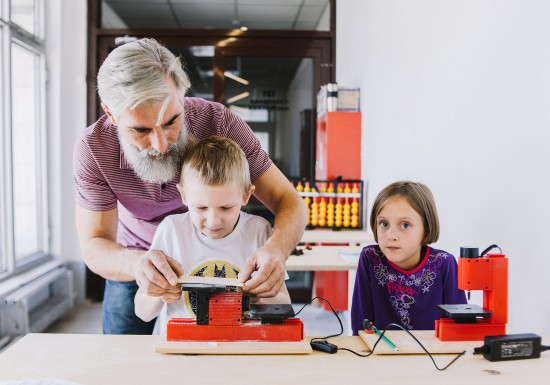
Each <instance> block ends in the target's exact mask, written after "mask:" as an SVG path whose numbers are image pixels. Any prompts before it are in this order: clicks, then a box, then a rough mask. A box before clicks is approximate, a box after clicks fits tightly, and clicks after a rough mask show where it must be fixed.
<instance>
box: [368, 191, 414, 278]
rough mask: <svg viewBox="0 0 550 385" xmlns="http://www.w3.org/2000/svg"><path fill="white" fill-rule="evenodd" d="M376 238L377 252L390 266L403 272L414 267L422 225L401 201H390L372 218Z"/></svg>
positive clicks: (398, 199)
mask: <svg viewBox="0 0 550 385" xmlns="http://www.w3.org/2000/svg"><path fill="white" fill-rule="evenodd" d="M376 234H377V236H378V244H379V245H380V249H381V250H382V252H383V253H384V255H385V256H386V257H387V258H388V260H390V261H391V262H392V263H393V264H394V265H396V266H398V267H400V268H401V269H403V270H412V269H414V268H415V267H416V266H418V264H419V263H420V260H421V255H420V249H421V247H422V239H423V238H424V224H423V221H422V218H421V217H420V214H418V213H417V212H416V211H415V210H414V209H413V208H412V207H411V205H410V204H409V202H407V200H406V199H405V198H403V197H400V196H396V197H393V198H390V200H389V201H388V202H387V203H386V204H385V205H384V206H383V207H382V210H380V213H379V214H378V217H377V218H376Z"/></svg>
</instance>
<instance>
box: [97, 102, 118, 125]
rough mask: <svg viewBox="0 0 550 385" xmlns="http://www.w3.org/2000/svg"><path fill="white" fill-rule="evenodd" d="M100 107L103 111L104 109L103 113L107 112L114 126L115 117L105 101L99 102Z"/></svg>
mask: <svg viewBox="0 0 550 385" xmlns="http://www.w3.org/2000/svg"><path fill="white" fill-rule="evenodd" d="M101 108H103V111H105V114H107V116H108V117H109V118H110V119H111V122H113V124H114V125H115V126H116V125H117V124H116V120H115V117H114V115H113V113H112V112H111V110H110V109H109V107H107V105H106V104H105V103H101Z"/></svg>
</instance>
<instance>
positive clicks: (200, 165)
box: [179, 135, 252, 196]
mask: <svg viewBox="0 0 550 385" xmlns="http://www.w3.org/2000/svg"><path fill="white" fill-rule="evenodd" d="M191 170H192V171H195V172H196V173H197V174H198V176H199V178H200V179H201V181H202V182H203V183H204V184H206V185H207V186H220V185H225V184H229V183H232V182H237V183H239V184H240V185H241V186H242V187H243V196H246V195H247V194H248V192H249V190H250V187H251V186H252V183H251V181H250V169H249V166H248V161H247V160H246V155H245V153H244V151H243V150H242V149H241V147H240V146H239V145H238V144H237V143H236V142H235V141H233V140H231V139H229V138H224V137H221V136H215V135H214V136H210V137H208V138H205V139H202V140H200V141H198V142H196V143H194V144H193V145H192V147H191V148H190V149H189V150H188V151H187V152H186V154H185V156H184V158H183V166H182V168H181V179H180V182H179V186H180V188H181V190H182V191H184V190H185V178H186V176H187V175H188V173H189V171H191Z"/></svg>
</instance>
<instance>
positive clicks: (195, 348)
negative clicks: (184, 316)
mask: <svg viewBox="0 0 550 385" xmlns="http://www.w3.org/2000/svg"><path fill="white" fill-rule="evenodd" d="M155 351H156V352H157V353H162V354H309V353H311V352H312V349H311V346H310V345H309V341H295V342H268V341H235V342H202V341H162V342H161V343H160V344H159V345H157V347H156V349H155Z"/></svg>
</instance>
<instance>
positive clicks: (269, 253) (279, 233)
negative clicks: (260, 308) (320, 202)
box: [239, 164, 307, 297]
mask: <svg viewBox="0 0 550 385" xmlns="http://www.w3.org/2000/svg"><path fill="white" fill-rule="evenodd" d="M254 185H255V186H256V190H255V192H254V195H255V196H256V197H257V198H258V199H259V200H260V201H261V202H262V203H263V204H264V205H266V206H267V208H268V209H269V210H271V212H273V213H274V214H275V226H274V229H273V235H272V236H271V237H270V238H269V239H268V240H267V242H266V243H265V245H264V246H263V247H261V248H259V249H258V250H257V251H256V252H255V253H254V254H252V255H251V256H249V257H248V258H247V260H246V264H245V266H244V267H243V270H242V271H241V273H240V274H239V277H240V278H241V280H243V281H244V282H245V286H244V288H243V289H244V290H245V291H247V292H249V293H251V294H254V295H257V296H259V297H273V296H275V295H276V294H277V293H278V292H279V289H280V288H281V286H282V285H283V283H284V280H285V270H286V269H285V263H286V259H287V258H288V256H289V255H290V253H291V252H292V250H293V249H294V248H295V247H296V245H297V244H298V242H299V241H300V239H301V238H302V235H303V233H304V229H305V227H306V224H307V207H306V205H305V203H304V200H303V199H302V197H300V195H299V194H298V193H297V192H296V190H295V189H294V188H293V187H292V185H291V184H290V182H289V181H288V179H287V178H286V177H285V176H284V175H283V173H281V171H280V170H279V169H278V168H277V166H275V165H273V164H272V165H271V166H270V167H269V168H268V169H267V171H266V172H265V173H264V174H263V175H262V176H260V177H259V178H258V179H256V180H255V181H254ZM252 273H254V274H253V276H252Z"/></svg>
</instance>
